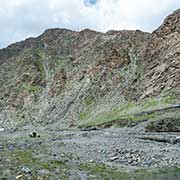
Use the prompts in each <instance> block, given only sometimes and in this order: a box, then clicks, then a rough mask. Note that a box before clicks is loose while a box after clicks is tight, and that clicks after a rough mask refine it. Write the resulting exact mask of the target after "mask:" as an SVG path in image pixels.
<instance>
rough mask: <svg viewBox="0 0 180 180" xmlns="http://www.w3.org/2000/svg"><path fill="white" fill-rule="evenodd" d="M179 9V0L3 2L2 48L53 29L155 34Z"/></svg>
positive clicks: (0, 13)
mask: <svg viewBox="0 0 180 180" xmlns="http://www.w3.org/2000/svg"><path fill="white" fill-rule="evenodd" d="M85 1H86V3H85ZM88 1H89V0H88ZM89 2H95V0H91V1H89ZM178 7H180V1H179V0H163V1H162V0H97V2H96V3H93V4H91V3H87V0H29V1H28V0H0V24H1V28H0V34H1V38H0V47H3V46H6V45H8V44H9V43H12V42H15V41H17V40H22V39H24V38H26V37H28V36H36V35H38V34H40V33H42V32H43V31H44V30H45V29H47V28H52V27H62V28H70V29H74V30H80V29H84V28H91V29H95V30H98V31H107V30H109V29H116V30H121V29H142V30H145V31H152V30H153V29H154V28H155V27H157V25H158V24H159V23H160V22H161V21H162V19H163V18H164V17H165V16H166V15H168V14H169V13H170V12H171V11H172V10H175V9H177V8H178Z"/></svg>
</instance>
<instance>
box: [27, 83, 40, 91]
mask: <svg viewBox="0 0 180 180" xmlns="http://www.w3.org/2000/svg"><path fill="white" fill-rule="evenodd" d="M24 88H25V89H26V90H28V92H29V93H40V92H41V91H42V87H41V86H38V85H30V84H29V85H26V86H24Z"/></svg>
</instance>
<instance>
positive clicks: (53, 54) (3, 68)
mask: <svg viewBox="0 0 180 180" xmlns="http://www.w3.org/2000/svg"><path fill="white" fill-rule="evenodd" d="M179 74H180V10H177V11H175V12H174V13H173V14H171V15H170V16H168V17H167V18H166V19H165V21H164V23H163V24H162V25H161V26H160V27H159V28H158V29H157V30H155V31H154V32H153V33H146V32H142V31H139V30H136V31H108V32H107V33H101V32H95V31H92V30H89V29H85V30H83V31H80V32H75V31H71V30H66V29H49V30H46V31H45V32H44V33H43V34H42V35H40V36H39V37H37V38H29V39H27V40H25V41H22V42H18V43H15V44H12V45H10V46H8V47H7V48H6V49H2V50H0V122H1V125H2V126H5V127H12V126H16V125H19V124H26V123H33V124H38V123H39V124H53V123H57V124H56V125H57V126H59V127H62V128H63V127H69V126H76V125H77V124H78V122H79V121H80V120H81V121H83V120H87V119H89V121H91V119H92V118H93V117H94V116H96V114H99V113H101V112H104V111H109V110H111V109H112V108H114V107H117V106H119V104H121V103H124V102H130V101H135V102H139V101H140V100H143V99H146V98H149V97H157V96H161V95H163V94H167V93H173V94H175V95H176V96H177V97H179V90H180V89H179V87H180V86H179V85H180V76H179Z"/></svg>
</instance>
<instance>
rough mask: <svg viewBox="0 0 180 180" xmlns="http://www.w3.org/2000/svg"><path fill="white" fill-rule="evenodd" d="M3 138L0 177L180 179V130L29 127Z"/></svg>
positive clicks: (2, 133) (84, 179) (4, 135)
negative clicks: (156, 131) (159, 131)
mask: <svg viewBox="0 0 180 180" xmlns="http://www.w3.org/2000/svg"><path fill="white" fill-rule="evenodd" d="M30 129H31V130H30ZM32 132H35V133H32ZM0 136H1V138H0V179H3V178H4V179H8V180H9V179H63V180H64V179H82V180H86V179H132V178H134V179H150V180H151V179H163V180H164V179H171V180H172V179H178V178H180V169H179V168H178V167H179V166H180V156H179V153H180V143H179V139H178V137H179V136H180V134H179V133H145V132H139V131H136V130H135V129H133V128H109V129H102V130H91V131H80V130H52V129H42V128H41V129H36V130H35V129H32V128H29V127H27V128H22V129H20V130H16V131H14V132H6V131H2V132H0Z"/></svg>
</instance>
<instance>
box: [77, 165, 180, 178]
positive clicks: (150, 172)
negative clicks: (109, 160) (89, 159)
mask: <svg viewBox="0 0 180 180" xmlns="http://www.w3.org/2000/svg"><path fill="white" fill-rule="evenodd" d="M80 169H81V171H85V172H87V173H88V179H89V180H91V179H93V178H91V177H96V179H97V180H101V179H103V180H110V179H111V180H132V179H133V180H155V179H159V180H161V179H163V180H176V179H179V178H180V168H164V169H137V170H131V171H125V170H121V169H117V168H113V167H111V166H108V165H105V164H94V163H93V164H92V163H83V164H81V165H80Z"/></svg>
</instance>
